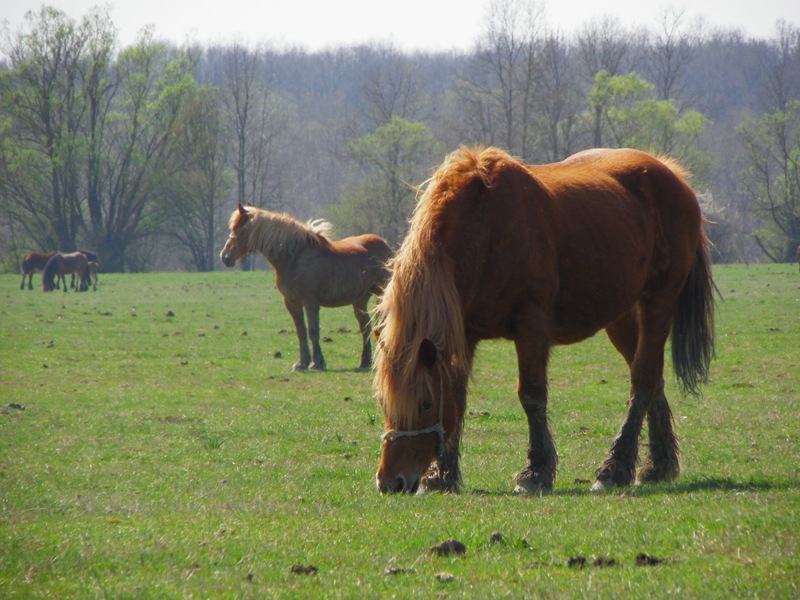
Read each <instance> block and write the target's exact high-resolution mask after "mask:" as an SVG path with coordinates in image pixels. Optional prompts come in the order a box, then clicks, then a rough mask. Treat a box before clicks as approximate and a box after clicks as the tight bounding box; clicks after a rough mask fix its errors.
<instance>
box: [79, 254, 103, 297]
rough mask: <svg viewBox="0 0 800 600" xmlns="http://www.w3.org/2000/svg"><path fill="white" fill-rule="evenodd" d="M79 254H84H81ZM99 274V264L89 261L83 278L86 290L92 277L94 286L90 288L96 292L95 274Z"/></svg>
mask: <svg viewBox="0 0 800 600" xmlns="http://www.w3.org/2000/svg"><path fill="white" fill-rule="evenodd" d="M81 254H84V255H85V253H84V252H82V253H81ZM99 272H100V263H98V262H95V261H93V260H90V261H88V262H87V263H86V272H85V273H84V278H85V281H86V286H87V289H88V286H89V284H91V281H92V277H94V285H93V286H92V290H93V291H95V292H96V291H97V274H98V273H99Z"/></svg>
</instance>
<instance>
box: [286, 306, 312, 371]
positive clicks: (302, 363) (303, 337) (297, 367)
mask: <svg viewBox="0 0 800 600" xmlns="http://www.w3.org/2000/svg"><path fill="white" fill-rule="evenodd" d="M283 305H284V306H285V307H286V310H288V311H289V314H290V315H291V316H292V321H294V329H295V331H296V332H297V342H298V344H299V345H300V359H299V360H298V361H297V362H296V363H294V365H292V371H305V370H306V369H308V365H309V364H311V352H309V350H308V333H307V331H306V322H305V318H304V317H303V305H302V304H300V303H299V302H294V301H292V300H289V299H288V298H285V297H284V299H283Z"/></svg>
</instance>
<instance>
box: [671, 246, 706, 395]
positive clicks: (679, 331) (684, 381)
mask: <svg viewBox="0 0 800 600" xmlns="http://www.w3.org/2000/svg"><path fill="white" fill-rule="evenodd" d="M715 289H716V286H715V284H714V280H713V278H712V277H711V260H710V258H709V255H708V242H707V240H706V236H705V233H704V232H702V231H701V237H700V241H699V243H698V245H697V253H696V254H695V258H694V263H693V264H692V269H691V271H689V276H688V278H687V279H686V283H685V284H684V286H683V290H681V294H680V296H679V297H678V304H677V307H676V309H675V314H674V317H673V320H672V365H673V368H674V369H675V375H676V376H677V377H678V382H679V384H680V386H681V389H682V390H683V392H684V393H688V394H692V395H694V396H697V395H699V387H698V386H699V385H700V384H701V383H707V382H708V369H709V365H710V363H711V359H712V358H714V355H715V352H714V290H715Z"/></svg>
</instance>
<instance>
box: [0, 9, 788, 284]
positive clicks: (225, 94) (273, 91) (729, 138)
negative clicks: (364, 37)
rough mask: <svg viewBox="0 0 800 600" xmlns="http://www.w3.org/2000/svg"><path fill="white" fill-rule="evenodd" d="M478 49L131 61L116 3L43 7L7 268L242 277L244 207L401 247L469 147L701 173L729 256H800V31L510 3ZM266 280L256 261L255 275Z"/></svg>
mask: <svg viewBox="0 0 800 600" xmlns="http://www.w3.org/2000/svg"><path fill="white" fill-rule="evenodd" d="M493 7H494V9H495V10H494V12H493V13H492V18H491V19H489V20H487V22H486V25H485V29H484V31H483V32H482V33H481V35H480V36H479V37H478V38H477V39H475V40H474V44H473V46H472V49H471V50H470V51H463V52H455V51H453V52H413V53H409V52H403V51H400V50H398V49H397V48H396V47H393V46H392V45H360V46H352V47H337V48H330V49H326V50H322V51H314V52H311V51H307V50H305V49H300V48H291V47H288V48H287V47H282V48H276V47H273V46H270V45H267V44H265V45H260V46H245V45H236V44H233V45H227V46H209V47H196V46H177V45H175V44H172V43H168V42H164V41H162V40H160V39H159V38H158V37H157V32H154V31H151V30H145V31H143V32H142V33H141V35H140V37H139V38H138V39H137V41H136V42H135V43H134V44H132V45H131V46H129V47H124V48H120V47H118V42H117V36H116V30H115V27H114V23H113V22H112V20H111V19H110V17H109V15H108V13H107V11H106V10H105V9H96V10H93V11H91V12H90V13H88V14H86V15H83V16H73V15H67V14H65V13H63V12H61V11H59V10H57V9H54V8H52V7H47V6H43V7H42V8H40V9H38V10H34V11H31V12H29V13H28V14H27V16H26V19H25V21H24V22H23V23H21V24H16V25H15V26H11V25H9V24H6V26H5V28H4V29H3V31H2V54H3V56H4V59H3V61H2V63H0V269H2V270H5V271H7V272H17V271H18V269H19V266H18V265H19V261H20V259H21V258H22V257H23V256H24V255H25V254H26V253H27V252H29V251H32V250H42V251H46V250H53V249H58V250H62V251H70V250H74V249H76V248H89V249H93V250H96V251H98V252H99V254H100V257H101V262H102V264H103V270H104V271H110V272H121V271H149V270H170V269H190V270H199V271H208V270H214V269H221V268H223V267H222V266H221V264H219V259H218V257H217V254H218V252H219V249H220V248H221V246H222V243H223V242H224V240H225V238H226V237H227V225H228V223H227V222H228V217H229V216H230V214H231V211H232V210H233V209H234V208H235V207H236V204H237V202H241V203H243V204H253V205H256V206H259V207H263V208H267V209H270V210H276V211H282V212H287V213H289V214H291V215H293V216H296V217H298V218H301V219H302V220H305V219H308V218H326V219H328V220H330V221H331V222H332V223H333V225H334V231H335V234H336V235H339V236H344V235H349V234H353V233H360V232H364V231H373V232H375V233H378V234H381V235H383V236H385V237H386V238H387V239H388V240H390V243H392V244H393V245H395V246H396V245H398V244H399V242H400V241H401V240H402V238H403V235H404V233H405V229H406V226H407V221H408V218H409V216H410V214H411V211H412V210H413V207H414V205H415V201H416V194H417V189H418V186H419V185H420V184H422V183H423V182H424V181H425V180H426V179H427V178H428V177H429V176H430V175H431V173H432V171H433V170H434V169H435V168H436V167H437V166H438V165H439V164H440V163H441V162H442V160H443V159H444V158H445V156H446V155H447V154H448V153H449V152H451V151H452V150H454V149H456V148H457V147H459V146H460V145H496V146H499V147H502V148H504V149H506V150H508V151H509V152H511V153H512V154H514V155H516V156H518V157H520V158H521V159H523V160H524V161H526V162H529V163H544V162H553V161H558V160H562V159H563V158H565V157H567V156H568V155H570V154H572V153H574V152H577V151H579V150H583V149H586V148H591V147H601V146H602V147H635V148H640V149H642V150H647V151H651V152H653V153H655V154H660V155H669V156H672V157H673V158H675V159H677V160H678V161H680V162H681V163H682V164H683V165H684V166H685V167H686V168H687V169H688V170H690V171H691V172H692V179H691V182H692V185H693V187H694V188H695V190H696V191H697V193H698V196H699V198H700V200H701V203H702V206H703V209H704V211H705V214H706V217H707V219H708V221H709V227H710V237H711V240H712V241H713V243H714V245H715V248H714V256H713V258H714V260H715V262H763V261H776V262H785V261H790V260H792V259H793V258H794V256H795V249H796V248H797V244H798V243H800V29H798V27H796V26H795V25H794V24H791V23H787V22H778V23H776V26H775V34H774V37H772V38H770V39H752V38H748V37H746V36H745V35H744V34H742V33H741V32H739V31H735V30H721V29H716V28H713V27H711V26H709V25H708V24H703V23H701V22H697V21H692V20H689V19H688V18H687V17H686V16H685V15H684V14H683V13H682V12H681V11H678V10H673V9H666V10H665V11H664V13H663V19H662V20H661V21H660V23H659V25H658V26H656V27H652V28H649V29H635V30H633V29H627V28H625V27H624V26H623V25H622V24H621V23H620V22H618V21H616V20H614V19H612V18H607V19H604V20H601V21H597V22H594V23H591V24H589V25H587V26H585V27H584V28H583V29H582V30H581V31H579V32H578V33H576V34H575V35H570V36H567V35H563V34H560V33H557V32H555V31H554V30H553V29H552V28H551V27H550V25H549V24H548V22H547V21H546V19H545V18H544V17H543V12H542V10H541V6H540V5H538V4H536V3H534V2H529V1H528V2H525V1H522V0H499V1H496V2H495V3H494V4H493ZM258 264H260V263H259V261H255V263H251V264H250V268H252V267H253V266H254V265H258Z"/></svg>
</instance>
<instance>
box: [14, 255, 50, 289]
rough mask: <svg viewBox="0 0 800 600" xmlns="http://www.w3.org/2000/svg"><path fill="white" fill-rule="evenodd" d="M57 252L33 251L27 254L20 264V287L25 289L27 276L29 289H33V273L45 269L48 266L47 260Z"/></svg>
mask: <svg viewBox="0 0 800 600" xmlns="http://www.w3.org/2000/svg"><path fill="white" fill-rule="evenodd" d="M54 254H55V252H31V253H30V254H27V255H25V258H23V259H22V264H21V265H20V267H21V270H22V283H20V284H19V289H21V290H24V289H25V276H26V275H27V277H28V289H29V290H32V289H33V274H34V273H36V271H44V268H45V266H47V261H48V260H50V259H51V258H53V255H54Z"/></svg>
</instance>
